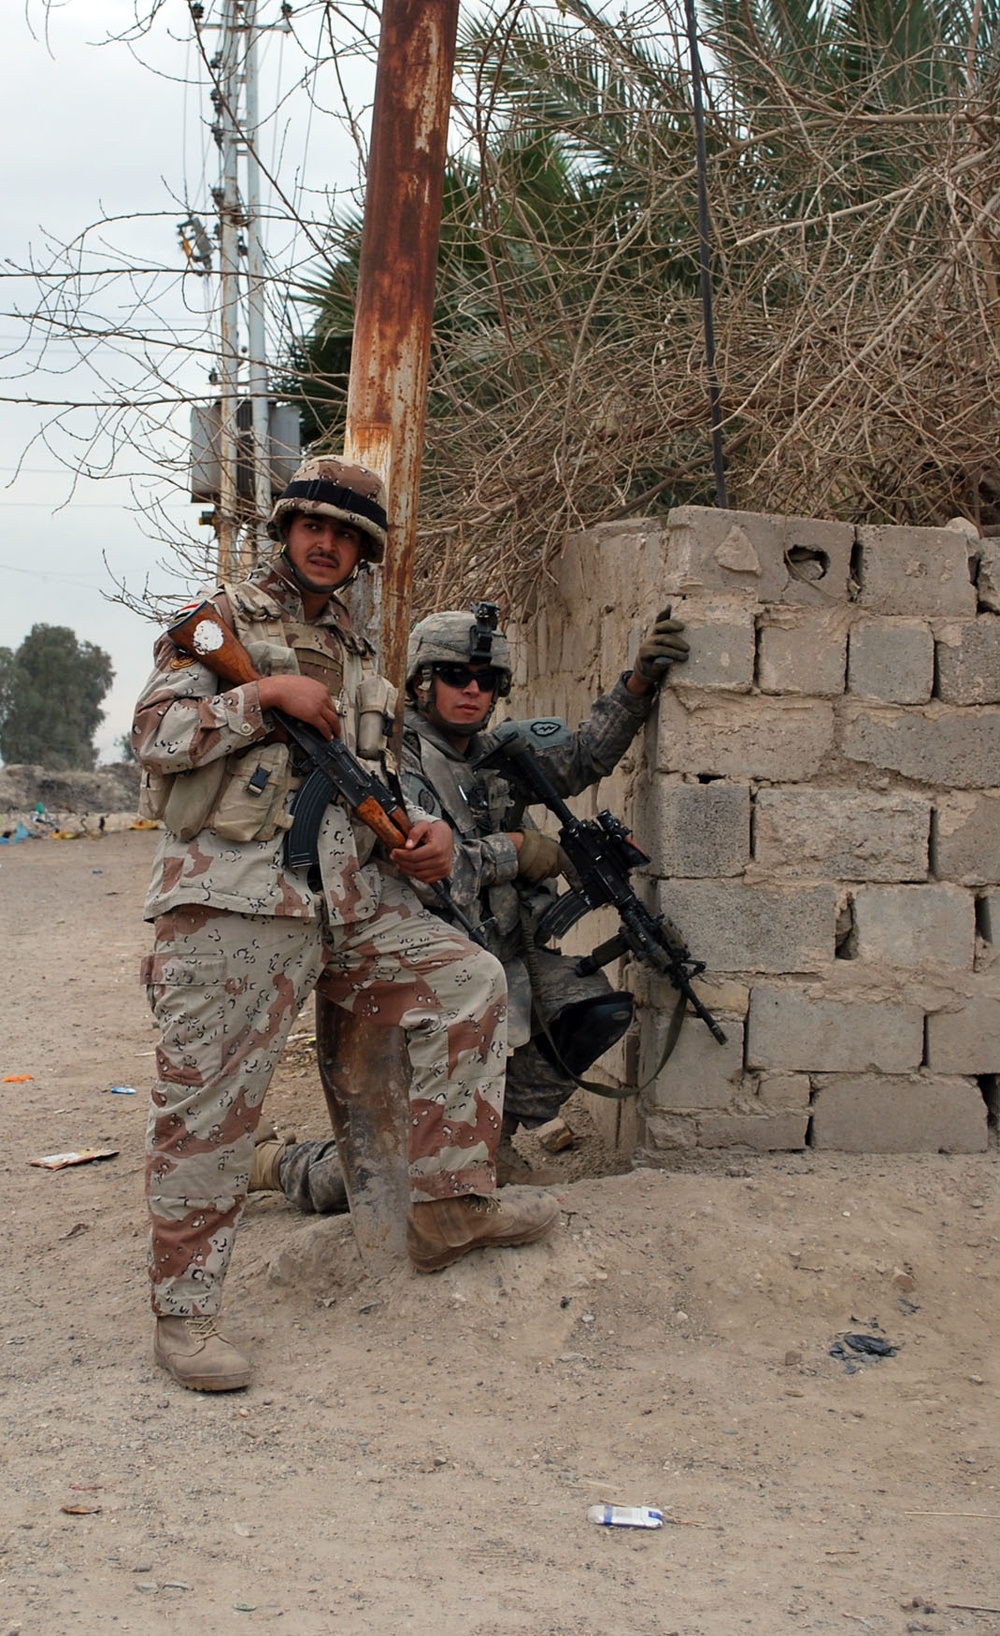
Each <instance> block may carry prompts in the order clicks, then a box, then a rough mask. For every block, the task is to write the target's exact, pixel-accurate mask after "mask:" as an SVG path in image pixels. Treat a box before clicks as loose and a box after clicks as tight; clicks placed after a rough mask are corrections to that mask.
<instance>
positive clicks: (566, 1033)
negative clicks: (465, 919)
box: [251, 603, 688, 1211]
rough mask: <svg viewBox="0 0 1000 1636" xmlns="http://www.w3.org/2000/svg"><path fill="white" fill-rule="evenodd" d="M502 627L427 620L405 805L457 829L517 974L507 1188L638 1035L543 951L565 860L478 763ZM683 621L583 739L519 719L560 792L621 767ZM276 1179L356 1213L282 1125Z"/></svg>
mask: <svg viewBox="0 0 1000 1636" xmlns="http://www.w3.org/2000/svg"><path fill="white" fill-rule="evenodd" d="M496 622H497V621H496V609H495V606H494V605H493V604H492V603H478V604H476V605H475V613H470V612H469V611H468V610H465V611H463V610H461V609H455V610H449V611H448V612H444V613H437V614H432V615H430V616H429V617H428V618H426V619H423V620H421V621H420V623H419V624H417V625H416V626H415V627H414V629H413V631H412V633H411V636H410V642H409V647H408V650H407V667H406V688H407V710H406V716H405V731H404V739H403V777H404V788H405V790H406V794H407V797H408V799H409V800H411V801H412V802H413V803H414V804H415V806H416V807H417V808H419V810H421V811H423V812H424V813H426V815H427V816H428V817H430V818H434V819H439V818H444V819H445V820H446V821H447V823H448V824H449V826H450V828H451V830H452V832H453V835H454V858H453V861H452V866H451V886H452V893H453V895H454V897H455V899H456V901H457V902H458V904H459V906H460V907H461V908H462V909H464V910H465V912H466V913H467V914H468V915H469V916H470V917H471V918H472V919H473V920H474V921H475V922H476V923H477V924H479V925H480V926H482V927H483V928H485V930H486V933H487V937H488V941H489V946H490V948H491V949H492V951H493V953H494V954H495V955H496V956H497V958H498V959H499V960H500V961H501V962H502V963H503V967H504V971H505V973H506V976H507V985H508V990H509V995H510V1015H509V1022H508V1033H509V1042H510V1047H511V1049H512V1053H513V1054H512V1055H511V1057H510V1059H509V1061H508V1064H507V1082H506V1091H505V1095H504V1108H503V1134H502V1140H501V1144H500V1148H499V1151H498V1154H497V1171H498V1178H499V1181H500V1183H501V1185H503V1184H504V1183H505V1182H508V1181H512V1180H514V1181H526V1180H528V1177H529V1174H530V1172H529V1167H528V1166H527V1164H526V1163H525V1161H524V1160H523V1159H522V1158H521V1157H520V1155H519V1154H518V1153H517V1151H516V1149H515V1148H514V1146H513V1142H512V1138H513V1136H514V1134H515V1133H516V1131H517V1129H518V1128H519V1127H520V1126H523V1127H525V1128H528V1129H530V1128H531V1127H533V1126H538V1125H541V1124H544V1123H545V1122H546V1121H547V1120H549V1119H551V1118H553V1117H554V1116H555V1114H556V1113H557V1111H558V1109H559V1108H560V1107H561V1105H562V1103H563V1102H564V1101H565V1100H566V1098H567V1097H568V1096H569V1095H570V1094H571V1093H572V1091H573V1090H574V1088H575V1085H576V1076H578V1075H580V1074H583V1073H585V1072H586V1070H587V1069H588V1068H589V1067H590V1066H591V1065H592V1064H593V1063H594V1062H596V1061H597V1059H598V1058H599V1057H601V1056H603V1054H604V1053H605V1051H607V1050H609V1049H610V1047H611V1046H612V1045H613V1044H614V1043H615V1042H616V1041H617V1040H618V1039H620V1038H621V1036H622V1034H623V1033H624V1032H625V1030H626V1029H627V1027H628V1025H629V1023H630V1021H631V1019H632V997H631V995H629V994H627V993H615V992H613V991H612V989H611V987H610V985H609V983H608V981H607V978H606V977H605V976H604V974H603V972H595V973H594V974H593V975H592V976H589V977H580V976H578V975H577V974H576V973H575V971H574V962H573V961H572V960H570V959H569V958H568V957H566V956H564V955H561V954H557V953H554V952H552V951H550V950H544V949H542V950H534V949H533V948H532V941H531V940H532V930H533V927H534V925H535V924H536V923H537V921H538V920H539V919H540V917H541V915H542V913H543V912H544V910H545V909H546V908H547V907H548V906H549V904H550V903H551V901H552V897H553V894H554V890H555V887H554V881H555V877H557V876H558V875H560V874H561V873H563V871H564V865H565V858H564V856H563V854H562V852H561V850H560V848H559V846H558V844H557V843H556V842H555V841H554V840H552V839H551V838H550V837H549V836H547V835H545V834H543V833H541V831H540V830H539V829H538V828H537V827H536V826H535V824H534V823H533V822H532V820H531V818H530V816H529V815H528V814H527V813H526V812H525V811H524V800H523V798H522V797H521V796H520V795H519V794H518V793H517V791H516V790H515V789H514V788H512V786H511V784H510V782H509V781H508V779H507V778H506V777H505V776H504V775H503V774H502V773H500V772H497V771H494V770H489V769H485V768H478V767H477V765H476V763H477V762H478V761H479V760H480V759H481V758H482V757H483V756H484V755H486V754H488V752H489V750H490V749H491V748H492V747H493V745H494V744H495V742H496V737H495V734H494V733H492V732H491V731H490V730H489V723H490V718H491V716H492V713H493V710H494V708H495V706H496V704H497V701H498V700H499V699H501V698H504V697H506V695H507V694H508V693H509V691H510V684H511V670H512V658H511V650H510V644H509V642H508V640H507V638H506V636H505V635H504V634H503V632H502V631H500V630H498V629H497V628H496ZM683 629H684V627H683V625H682V624H681V622H680V621H679V620H676V619H672V618H671V616H670V610H669V608H668V609H665V610H664V612H663V613H661V614H660V615H659V617H658V618H657V619H656V621H655V623H654V625H653V628H652V629H651V631H650V632H649V634H648V636H646V638H645V639H644V640H643V642H642V643H641V645H640V647H639V652H638V655H637V658H636V662H635V665H634V666H633V668H632V669H631V670H628V671H626V672H625V673H624V674H623V675H622V676H621V677H620V678H619V680H618V681H617V682H616V683H615V685H614V686H613V687H612V688H611V689H610V690H609V692H607V693H605V694H604V695H603V696H602V697H601V698H599V699H598V700H597V702H596V704H595V705H594V707H593V709H592V710H591V713H590V715H589V717H588V718H587V720H586V721H585V722H583V723H582V725H581V726H580V727H579V729H578V730H577V731H576V732H575V733H571V732H569V731H568V730H567V729H566V727H565V726H564V724H563V723H561V722H557V721H553V720H551V719H540V720H535V721H530V722H523V723H520V724H519V729H520V732H521V735H522V736H523V737H525V738H527V740H528V741H529V742H530V743H531V745H532V747H533V748H534V750H535V751H536V753H537V754H538V755H539V757H540V758H541V760H542V761H543V762H544V764H545V768H546V771H547V772H548V774H549V776H550V778H551V779H552V781H553V782H554V784H555V785H556V787H557V789H558V790H559V793H560V794H561V795H563V796H572V795H578V794H579V793H580V791H581V790H585V789H587V788H588V787H589V786H590V785H592V784H596V783H597V782H598V781H599V780H600V779H601V778H603V777H605V776H606V775H607V774H608V773H610V772H611V771H612V769H613V768H614V767H616V766H617V764H618V762H619V761H620V760H621V758H622V756H623V755H624V754H625V751H626V750H627V749H628V747H629V745H630V744H631V742H632V740H633V739H634V737H635V735H636V733H637V732H638V731H639V729H640V728H641V726H642V725H643V723H644V722H645V721H646V719H647V718H648V716H649V713H650V710H651V709H652V706H653V701H654V699H655V696H656V692H657V689H658V688H659V686H660V684H661V682H662V681H663V678H664V676H665V675H666V673H667V671H668V670H669V669H670V667H671V666H672V665H674V664H679V663H682V662H683V661H684V660H685V659H686V658H687V656H688V644H687V642H686V641H685V639H684V637H683V635H682V632H683ZM526 951H528V952H526ZM266 1189H277V1190H280V1191H281V1192H283V1193H284V1194H285V1197H286V1198H287V1199H289V1201H290V1202H291V1203H293V1204H295V1205H297V1206H298V1208H299V1209H302V1210H315V1211H335V1210H345V1209H346V1208H347V1195H346V1191H345V1188H344V1180H343V1176H342V1174H341V1170H340V1165H339V1163H338V1159H337V1149H336V1144H335V1142H333V1141H332V1140H329V1139H328V1140H327V1141H325V1142H294V1141H291V1140H287V1139H286V1140H282V1139H281V1138H280V1137H279V1136H278V1135H277V1134H276V1133H274V1132H272V1133H271V1134H270V1135H269V1136H268V1137H267V1138H266V1139H265V1140H262V1141H261V1143H260V1145H259V1147H258V1149H257V1152H256V1154H255V1158H254V1167H253V1171H252V1176H251V1191H257V1190H266Z"/></svg>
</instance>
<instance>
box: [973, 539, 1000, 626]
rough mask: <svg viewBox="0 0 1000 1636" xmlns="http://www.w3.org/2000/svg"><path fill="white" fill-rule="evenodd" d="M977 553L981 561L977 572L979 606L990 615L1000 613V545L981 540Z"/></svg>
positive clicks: (977, 546)
mask: <svg viewBox="0 0 1000 1636" xmlns="http://www.w3.org/2000/svg"><path fill="white" fill-rule="evenodd" d="M975 551H976V555H977V557H978V559H979V566H978V569H977V572H976V598H977V601H978V605H979V607H980V609H985V610H988V611H989V612H990V613H1000V543H998V542H997V541H996V540H994V539H989V540H979V541H978V542H977V544H976V546H975Z"/></svg>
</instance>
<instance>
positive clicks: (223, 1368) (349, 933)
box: [132, 459, 559, 1391]
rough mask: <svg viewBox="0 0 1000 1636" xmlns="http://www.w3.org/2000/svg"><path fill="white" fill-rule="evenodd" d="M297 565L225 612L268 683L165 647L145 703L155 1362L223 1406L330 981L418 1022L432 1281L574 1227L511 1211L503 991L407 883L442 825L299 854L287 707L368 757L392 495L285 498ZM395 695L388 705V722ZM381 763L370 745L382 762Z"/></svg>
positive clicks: (277, 531) (325, 840)
mask: <svg viewBox="0 0 1000 1636" xmlns="http://www.w3.org/2000/svg"><path fill="white" fill-rule="evenodd" d="M269 530H270V532H271V534H272V537H274V538H275V540H276V541H277V542H278V544H279V546H280V550H279V552H278V554H277V556H275V558H274V559H273V560H272V561H271V562H269V563H267V564H266V565H265V566H263V567H261V568H259V569H256V570H255V571H254V572H253V573H251V574H250V576H249V577H248V579H247V580H246V581H245V582H243V583H241V584H234V585H229V584H227V585H223V586H222V587H221V588H220V589H219V590H218V591H217V592H216V593H215V595H214V597H213V601H214V604H215V606H216V608H217V609H218V611H219V613H220V614H221V616H222V618H223V619H224V620H225V621H226V623H227V624H229V625H230V626H231V627H232V628H233V629H234V630H235V631H236V634H237V635H238V636H239V638H240V639H241V640H242V641H243V643H244V646H245V647H247V648H248V650H249V652H250V655H251V658H252V659H253V660H254V663H255V666H256V668H257V670H258V671H259V672H260V673H261V679H260V680H259V681H255V682H252V683H248V684H245V685H241V686H237V687H231V688H227V689H225V690H224V691H223V690H221V684H220V683H219V681H218V679H217V678H216V676H215V675H214V673H213V672H212V670H210V669H209V668H208V667H207V666H205V665H203V664H201V663H200V662H198V661H192V660H190V659H188V658H187V657H185V656H184V655H183V654H182V653H181V652H180V651H179V650H178V649H177V648H176V647H175V646H174V644H173V643H172V642H171V641H170V639H169V637H168V636H162V637H161V638H160V639H159V641H158V642H157V644H156V650H155V669H154V672H153V674H152V676H151V678H150V680H149V681H148V682H147V684H146V686H145V688H144V690H143V692H142V695H141V697H140V699H139V703H138V706H137V708H136V715H135V721H134V725H133V729H132V742H133V745H134V746H135V752H136V756H137V758H138V760H139V761H140V762H141V764H142V766H143V768H144V803H145V813H146V815H147V816H150V817H160V818H162V819H163V822H164V825H165V828H164V830H163V832H162V835H161V839H160V845H159V848H158V851H157V856H156V860H155V863H154V866H153V874H152V881H151V884H150V889H149V893H148V896H147V900H146V915H147V918H148V919H150V920H153V921H154V922H155V928H156V935H155V947H154V951H153V953H152V954H151V955H148V956H147V957H146V959H145V960H144V962H143V967H144V972H143V976H144V981H145V982H146V984H147V991H148V995H149V1000H150V1004H151V1006H152V1009H153V1012H154V1015H155V1017H156V1019H157V1021H158V1023H159V1026H160V1047H159V1051H158V1053H157V1070H158V1078H157V1080H156V1083H155V1085H154V1088H153V1093H152V1107H151V1110H150V1117H149V1124H148V1130H147V1199H148V1205H149V1218H150V1232H149V1273H150V1278H151V1282H152V1305H153V1311H154V1313H155V1314H156V1336H155V1342H154V1357H155V1359H156V1361H157V1363H159V1364H161V1365H162V1366H163V1367H164V1368H166V1369H167V1370H169V1372H170V1373H171V1374H172V1375H173V1376H174V1378H175V1379H176V1380H178V1381H179V1382H180V1383H181V1385H182V1386H188V1387H192V1388H194V1389H195V1390H201V1391H229V1390H234V1389H238V1388H240V1387H243V1386H246V1385H247V1384H248V1382H249V1379H250V1366H249V1364H248V1362H247V1359H246V1358H245V1357H243V1356H242V1354H241V1353H240V1352H239V1351H237V1349H236V1347H235V1346H234V1345H233V1344H232V1343H231V1342H230V1341H229V1340H227V1339H226V1338H225V1337H224V1336H223V1335H222V1334H221V1333H220V1332H219V1329H218V1327H217V1324H216V1318H217V1314H218V1312H219V1308H220V1304H221V1300H222V1289H223V1281H224V1278H225V1275H226V1269H227V1267H228V1265H229V1260H230V1257H231V1254H232V1250H233V1243H234V1239H235V1235H236V1228H237V1224H238V1222H239V1219H240V1216H241V1214H242V1210H243V1205H244V1200H245V1196H246V1192H247V1188H248V1185H249V1179H250V1167H251V1164H252V1161H253V1150H254V1133H255V1131H256V1128H257V1124H258V1121H259V1119H260V1116H261V1105H262V1103H263V1099H264V1094H265V1092H266V1090H267V1087H268V1083H269V1081H270V1079H271V1075H272V1072H273V1070H274V1066H275V1063H276V1062H277V1060H278V1058H279V1056H280V1054H281V1051H282V1047H283V1045H284V1043H285V1040H286V1038H287V1035H288V1032H289V1029H290V1027H291V1024H292V1022H293V1020H294V1018H295V1016H296V1014H297V1012H298V1010H299V1008H300V1006H301V1005H302V1003H303V1001H304V1000H305V998H306V996H307V995H308V994H309V992H310V991H311V989H312V988H313V986H314V985H315V984H316V982H317V980H319V981H320V982H321V984H322V987H323V992H324V994H326V995H327V996H328V997H329V998H330V999H331V1000H332V1001H334V1002H335V1003H336V1004H338V1005H341V1006H343V1007H344V1008H345V1009H346V1010H349V1011H356V1012H358V1013H359V1014H361V1015H364V1016H368V1017H371V1018H373V1019H374V1020H375V1021H378V1022H381V1023H384V1024H386V1025H397V1026H400V1027H402V1028H403V1029H404V1031H405V1037H406V1046H407V1051H408V1054H409V1060H410V1068H411V1076H412V1077H411V1089H410V1105H409V1107H410V1142H409V1172H410V1187H411V1198H412V1204H411V1209H410V1216H409V1221H408V1226H407V1248H408V1251H409V1255H410V1258H411V1260H412V1261H413V1263H414V1265H415V1266H416V1267H417V1269H418V1270H419V1271H421V1272H433V1271H436V1270H437V1269H438V1268H440V1267H445V1266H448V1265H449V1264H450V1263H451V1262H453V1261H456V1260H457V1259H458V1258H459V1257H460V1256H463V1255H465V1254H466V1253H467V1252H468V1251H470V1250H472V1249H475V1248H477V1247H480V1246H483V1245H490V1244H492V1245H513V1244H527V1243H531V1242H533V1241H534V1240H536V1239H538V1238H541V1237H542V1236H543V1235H544V1234H545V1233H547V1232H548V1231H549V1229H550V1228H551V1227H552V1226H553V1225H554V1222H555V1220H556V1218H557V1216H558V1213H559V1210H558V1205H557V1203H556V1201H555V1200H554V1199H552V1198H550V1197H548V1196H547V1195H542V1194H539V1193H537V1192H535V1193H532V1192H531V1191H529V1190H527V1189H521V1190H514V1195H513V1196H512V1195H511V1192H510V1190H508V1192H507V1193H505V1195H504V1197H503V1200H502V1202H501V1201H500V1200H499V1199H498V1198H497V1197H496V1194H495V1186H496V1178H495V1154H496V1148H497V1144H498V1141H499V1137H500V1121H501V1108H502V1098H503V1075H504V1063H505V1059H506V1049H507V1047H506V983H505V981H504V975H503V968H502V966H501V965H500V963H499V961H497V960H496V959H495V958H494V957H493V956H492V955H491V954H488V953H487V952H486V951H485V950H483V949H480V948H477V947H476V945H475V944H473V943H471V942H470V941H469V940H468V939H467V938H466V937H465V936H463V935H461V934H459V933H458V932H456V931H455V930H454V929H453V928H452V927H450V926H448V925H446V923H445V922H444V921H443V920H441V919H440V918H439V917H438V916H436V915H432V914H430V913H429V911H428V910H427V909H426V908H424V907H423V905H422V904H421V903H420V902H419V901H418V899H417V897H416V896H415V895H414V892H413V890H412V888H411V887H410V886H409V885H407V884H406V882H405V881H404V880H402V879H401V878H400V874H403V875H407V876H410V877H411V878H412V879H413V880H417V881H424V882H433V881H435V880H440V879H442V878H444V877H445V876H447V875H448V873H449V871H450V868H451V861H452V839H451V831H450V829H449V826H448V825H447V824H446V823H444V822H442V821H440V820H438V819H435V818H434V817H432V816H428V815H421V814H420V813H419V812H416V811H414V816H415V817H416V818H417V819H418V820H419V821H418V822H417V823H416V824H415V827H414V829H413V831H412V833H411V835H410V837H409V839H408V840H407V843H406V846H405V848H400V849H398V850H396V851H394V852H393V853H392V855H391V860H386V859H383V858H379V857H377V856H376V855H374V837H373V836H372V834H371V832H370V831H368V830H367V829H365V828H364V826H363V825H361V824H358V823H356V822H354V821H352V819H351V818H350V816H349V814H348V812H347V811H346V810H345V808H344V806H343V805H341V804H338V803H331V805H330V806H329V807H328V808H327V809H326V812H325V814H324V817H323V821H322V826H321V829H320V835H319V847H318V860H317V864H316V866H315V868H313V869H311V870H308V869H302V870H292V869H290V868H289V867H288V865H287V863H286V861H285V856H284V850H283V842H284V834H285V830H286V828H287V825H288V813H289V809H290V807H291V804H292V800H293V796H294V789H295V786H296V783H297V779H298V774H299V771H300V769H299V768H298V766H297V764H296V760H295V757H294V754H290V751H289V745H288V743H287V742H284V740H283V737H282V735H281V734H280V732H279V731H277V730H275V728H274V726H273V724H272V722H271V721H269V719H268V711H269V709H270V708H271V707H272V706H273V707H276V708H279V709H280V710H282V711H284V712H286V713H287V714H289V715H292V716H295V717H297V718H298V719H299V720H300V721H303V722H307V723H309V724H310V726H312V727H313V728H315V729H316V730H317V731H318V732H319V733H321V734H322V735H323V736H324V737H325V738H327V739H329V738H331V737H332V736H333V735H334V734H335V733H337V734H342V735H343V737H344V739H345V741H346V742H347V743H348V744H349V745H350V746H351V747H352V748H353V747H354V742H355V738H356V732H357V715H358V710H357V706H358V695H359V690H360V689H361V684H362V682H363V681H366V680H367V682H368V686H367V687H366V690H365V702H366V706H369V707H370V706H371V704H372V691H373V688H374V690H375V691H376V692H377V691H378V683H377V681H376V679H375V672H374V668H373V666H372V663H371V658H370V650H369V649H368V647H367V645H366V644H365V643H363V642H362V641H360V640H359V639H358V638H357V637H355V636H354V635H353V634H352V631H351V628H350V618H349V616H348V613H347V609H346V607H345V606H344V604H343V603H342V602H341V601H340V600H339V598H338V597H337V595H336V592H337V591H339V590H341V589H342V588H343V587H344V586H345V585H346V584H348V583H349V582H350V580H351V579H352V578H353V576H354V574H355V571H356V569H357V567H358V564H359V563H360V562H361V561H362V560H364V561H367V562H380V561H381V560H382V557H383V554H384V551H385V543H386V515H385V493H384V490H383V487H382V484H381V482H380V480H379V479H378V477H377V476H376V475H375V474H374V473H373V472H370V471H368V470H366V469H365V468H364V467H361V466H356V465H350V464H347V463H346V462H344V461H340V460H333V459H330V460H319V461H309V462H307V463H306V464H305V465H304V466H303V467H301V469H300V470H299V471H298V472H297V473H296V475H295V477H294V479H293V480H292V482H291V483H290V484H289V486H288V488H287V489H286V490H285V492H284V494H283V495H282V496H281V498H280V499H279V500H278V501H277V503H276V505H275V507H274V511H273V513H272V516H271V520H270V524H269ZM389 692H390V690H389V689H388V688H387V687H386V686H385V684H383V685H382V692H381V697H382V703H383V707H384V709H385V710H386V711H388V710H389V708H390V699H389ZM368 748H369V749H370V748H371V746H369V747H368Z"/></svg>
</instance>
